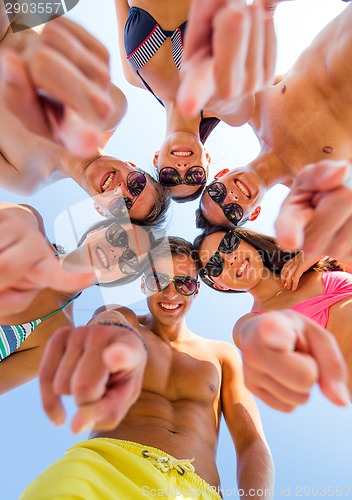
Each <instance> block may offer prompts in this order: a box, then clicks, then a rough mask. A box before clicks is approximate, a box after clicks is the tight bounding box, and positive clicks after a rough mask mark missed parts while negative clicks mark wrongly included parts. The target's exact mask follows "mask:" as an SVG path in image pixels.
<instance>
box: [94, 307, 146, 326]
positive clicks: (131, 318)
mask: <svg viewBox="0 0 352 500" xmlns="http://www.w3.org/2000/svg"><path fill="white" fill-rule="evenodd" d="M105 312H106V313H110V314H111V321H119V319H121V318H119V316H123V317H124V318H125V319H126V320H127V321H128V322H129V323H130V324H131V326H133V327H135V328H139V326H140V324H139V321H138V317H137V315H136V313H135V312H134V311H132V309H129V308H128V307H125V306H122V305H119V304H107V305H103V306H100V307H98V308H97V309H96V310H95V311H94V314H93V317H92V319H93V318H96V316H98V315H99V314H101V313H105ZM106 319H108V317H107V316H106ZM109 320H110V317H109Z"/></svg>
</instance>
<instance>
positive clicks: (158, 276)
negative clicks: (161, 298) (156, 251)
mask: <svg viewBox="0 0 352 500" xmlns="http://www.w3.org/2000/svg"><path fill="white" fill-rule="evenodd" d="M145 284H146V287H147V288H148V289H149V290H150V291H151V292H161V290H165V288H167V287H168V286H169V284H170V280H169V277H168V275H167V274H164V273H150V274H148V275H147V276H146V277H145Z"/></svg>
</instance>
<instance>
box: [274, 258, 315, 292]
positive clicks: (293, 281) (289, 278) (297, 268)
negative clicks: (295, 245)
mask: <svg viewBox="0 0 352 500" xmlns="http://www.w3.org/2000/svg"><path fill="white" fill-rule="evenodd" d="M320 258H321V257H316V256H315V257H310V258H309V257H308V256H306V255H305V254H304V252H298V254H297V255H295V256H294V257H293V258H292V259H290V260H289V261H288V262H286V263H285V264H284V265H283V267H282V269H281V275H280V283H281V286H282V287H285V288H286V290H292V291H295V290H297V287H298V284H299V280H300V278H301V276H302V274H303V273H305V272H306V271H307V270H308V269H309V268H310V267H312V265H313V264H315V263H316V262H318V261H319V260H320Z"/></svg>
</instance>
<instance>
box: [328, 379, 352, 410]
mask: <svg viewBox="0 0 352 500" xmlns="http://www.w3.org/2000/svg"><path fill="white" fill-rule="evenodd" d="M331 387H332V389H333V391H334V392H335V394H336V396H337V397H338V398H339V399H340V401H341V403H343V404H344V405H345V406H347V405H350V404H351V395H350V393H349V390H348V389H347V386H346V384H344V383H343V382H331Z"/></svg>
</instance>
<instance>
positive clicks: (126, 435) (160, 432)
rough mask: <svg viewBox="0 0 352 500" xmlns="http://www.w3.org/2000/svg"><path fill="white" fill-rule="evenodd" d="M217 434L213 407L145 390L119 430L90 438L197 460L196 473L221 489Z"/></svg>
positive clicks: (217, 427) (97, 433)
mask: <svg viewBox="0 0 352 500" xmlns="http://www.w3.org/2000/svg"><path fill="white" fill-rule="evenodd" d="M218 432H219V425H218V415H217V414H216V411H214V409H213V407H212V406H211V405H208V404H202V403H201V402H199V401H191V400H186V399H185V400H176V401H172V402H171V401H168V400H167V399H165V398H164V397H163V396H161V395H158V394H155V393H150V392H147V391H143V392H142V395H141V397H140V399H139V400H138V401H137V403H135V404H134V405H133V406H132V408H131V409H130V411H129V412H128V414H127V416H126V417H125V419H124V420H123V422H122V423H121V424H120V425H119V427H118V428H117V429H115V430H113V431H108V432H96V433H92V434H91V437H92V438H93V437H109V438H115V439H123V440H127V441H134V442H137V443H140V444H145V445H147V446H153V447H155V448H159V449H160V450H163V451H165V452H166V453H168V454H170V455H172V456H174V457H175V458H178V459H191V458H194V459H195V461H194V462H193V466H194V467H195V472H196V473H197V474H198V475H199V476H200V477H202V478H203V479H204V480H205V481H206V482H207V483H209V484H210V485H211V486H219V475H218V472H217V468H216V443H217V438H218Z"/></svg>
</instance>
